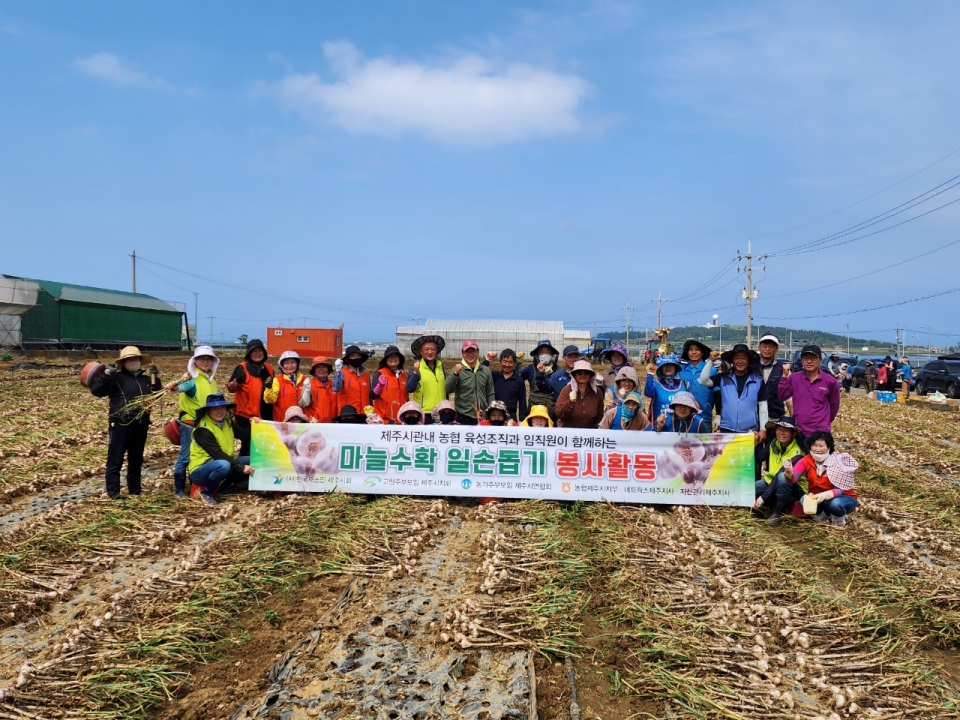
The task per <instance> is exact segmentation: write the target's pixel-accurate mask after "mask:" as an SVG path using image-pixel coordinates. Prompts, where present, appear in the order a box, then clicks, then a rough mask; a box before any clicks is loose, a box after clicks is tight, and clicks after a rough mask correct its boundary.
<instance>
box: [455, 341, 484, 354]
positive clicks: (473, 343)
mask: <svg viewBox="0 0 960 720" xmlns="http://www.w3.org/2000/svg"><path fill="white" fill-rule="evenodd" d="M470 348H473V349H474V350H476V351H477V352H479V351H480V346H479V345H477V341H476V340H464V341H463V345H461V346H460V352H463V351H464V350H469V349H470Z"/></svg>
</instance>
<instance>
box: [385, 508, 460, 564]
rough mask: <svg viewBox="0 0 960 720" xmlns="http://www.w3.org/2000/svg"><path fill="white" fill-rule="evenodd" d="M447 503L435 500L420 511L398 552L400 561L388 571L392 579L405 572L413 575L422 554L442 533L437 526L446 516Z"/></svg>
mask: <svg viewBox="0 0 960 720" xmlns="http://www.w3.org/2000/svg"><path fill="white" fill-rule="evenodd" d="M446 510H447V503H446V502H445V501H443V500H434V501H433V502H431V503H430V507H429V509H427V510H426V511H425V512H422V513H420V516H419V517H418V518H417V519H416V520H414V522H413V523H411V525H410V527H409V529H408V532H407V535H406V536H405V537H404V538H403V545H401V546H400V552H399V553H398V554H397V555H398V557H399V562H398V563H397V564H396V565H394V566H393V567H392V568H390V569H389V570H388V571H387V577H388V578H390V579H391V580H392V579H393V578H395V577H398V576H400V577H402V576H403V575H404V573H405V574H407V575H413V571H414V568H415V567H416V565H417V561H418V560H419V558H420V555H421V554H422V553H423V551H424V550H426V549H427V548H428V547H431V546H432V545H433V544H434V543H435V542H436V538H437V537H438V536H439V535H440V530H438V529H437V526H438V525H439V524H440V523H441V522H443V519H444V518H445V517H446Z"/></svg>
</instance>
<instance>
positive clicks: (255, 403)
mask: <svg viewBox="0 0 960 720" xmlns="http://www.w3.org/2000/svg"><path fill="white" fill-rule="evenodd" d="M240 367H242V368H243V372H245V373H246V374H247V380H246V382H244V383H243V385H240V386H239V387H238V388H237V391H236V392H235V393H234V394H233V401H234V402H235V403H236V404H237V417H242V418H248V419H249V418H259V417H260V401H261V399H262V398H263V380H261V379H260V377H259V376H254V375H253V374H252V373H251V372H250V366H249V365H247V361H246V360H244V361H243V362H242V363H240ZM264 367H265V368H266V369H267V372H268V373H269V374H270V377H273V368H272V367H271V366H269V365H264Z"/></svg>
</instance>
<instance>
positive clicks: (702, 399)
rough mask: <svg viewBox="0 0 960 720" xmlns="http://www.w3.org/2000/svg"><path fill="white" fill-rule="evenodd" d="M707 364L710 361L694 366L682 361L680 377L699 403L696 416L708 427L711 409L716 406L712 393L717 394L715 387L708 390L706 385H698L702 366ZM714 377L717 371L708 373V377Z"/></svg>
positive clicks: (711, 417) (711, 416)
mask: <svg viewBox="0 0 960 720" xmlns="http://www.w3.org/2000/svg"><path fill="white" fill-rule="evenodd" d="M708 362H710V361H709V360H701V361H700V362H698V363H697V364H696V365H694V364H693V363H691V362H689V361H687V360H683V361H682V362H681V364H682V365H683V370H681V371H680V377H681V378H682V379H683V380H685V381H686V383H687V385H688V388H687V389H688V390H689V392H690V394H691V395H693V397H694V398H695V399H696V401H697V402H698V403H700V412H699V413H697V415H698V416H699V417H701V418H703V419H704V420H705V421H706V422H707V424H708V425H709V423H710V421H711V420H712V419H713V408H714V405H715V404H716V403H715V401H714V393H715V392H717V389H716V388H715V387H712V388H708V387H707V386H706V385H701V384H700V383H699V378H700V373H701V372H703V366H704V365H705V364H706V363H708ZM716 375H717V370H716V368H714V369H713V370H711V371H710V377H711V378H715V377H716ZM678 432H680V431H678ZM697 432H699V431H697Z"/></svg>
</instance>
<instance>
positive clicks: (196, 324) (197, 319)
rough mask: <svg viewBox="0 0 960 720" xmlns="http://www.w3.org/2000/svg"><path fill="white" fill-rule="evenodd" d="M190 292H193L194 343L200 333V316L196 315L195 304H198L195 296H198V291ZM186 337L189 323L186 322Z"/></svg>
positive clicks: (188, 332)
mask: <svg viewBox="0 0 960 720" xmlns="http://www.w3.org/2000/svg"><path fill="white" fill-rule="evenodd" d="M191 292H193V344H194V345H196V344H197V340H198V339H199V335H200V316H199V315H197V306H198V305H199V302H198V300H197V298H199V297H200V293H198V292H196V291H194V290H191ZM187 337H188V338H189V337H190V324H189V323H188V324H187ZM188 344H189V343H188Z"/></svg>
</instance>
